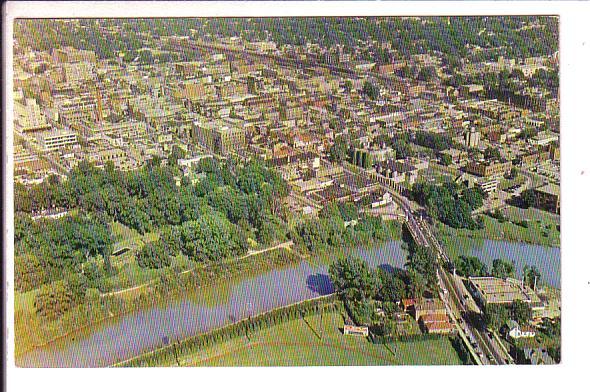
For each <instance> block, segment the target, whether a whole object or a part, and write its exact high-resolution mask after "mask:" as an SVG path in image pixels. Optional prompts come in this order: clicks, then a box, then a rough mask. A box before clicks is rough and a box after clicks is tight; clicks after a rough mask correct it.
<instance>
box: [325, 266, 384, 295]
mask: <svg viewBox="0 0 590 392" xmlns="http://www.w3.org/2000/svg"><path fill="white" fill-rule="evenodd" d="M329 271H330V279H331V280H332V283H333V284H334V289H335V291H336V292H337V293H338V294H339V295H340V296H341V297H342V298H344V299H347V300H356V301H363V300H365V299H367V298H372V297H373V296H374V295H375V293H376V290H377V285H378V281H377V279H376V277H375V275H374V274H372V273H371V271H370V270H369V267H368V266H367V263H366V262H365V261H364V260H363V259H360V258H358V257H347V258H341V259H339V260H337V261H336V262H334V263H333V264H332V265H330V269H329Z"/></svg>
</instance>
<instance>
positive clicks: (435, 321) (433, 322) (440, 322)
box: [419, 313, 454, 334]
mask: <svg viewBox="0 0 590 392" xmlns="http://www.w3.org/2000/svg"><path fill="white" fill-rule="evenodd" d="M419 323H420V326H421V327H422V329H423V330H424V331H425V332H426V333H438V334H445V333H450V332H452V331H453V329H454V328H453V324H452V323H451V321H450V320H449V316H448V315H447V314H446V313H445V314H426V315H424V316H422V317H421V318H420V321H419Z"/></svg>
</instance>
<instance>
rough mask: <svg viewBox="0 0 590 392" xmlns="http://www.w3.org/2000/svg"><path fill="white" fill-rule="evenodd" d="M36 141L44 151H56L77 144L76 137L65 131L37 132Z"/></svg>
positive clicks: (72, 133)
mask: <svg viewBox="0 0 590 392" xmlns="http://www.w3.org/2000/svg"><path fill="white" fill-rule="evenodd" d="M37 140H38V141H39V144H40V145H41V148H42V149H43V150H44V151H56V150H59V149H60V148H63V147H66V146H73V145H74V144H77V143H78V136H77V135H76V134H75V133H74V132H70V131H67V130H63V129H60V130H51V131H44V132H39V133H38V134H37Z"/></svg>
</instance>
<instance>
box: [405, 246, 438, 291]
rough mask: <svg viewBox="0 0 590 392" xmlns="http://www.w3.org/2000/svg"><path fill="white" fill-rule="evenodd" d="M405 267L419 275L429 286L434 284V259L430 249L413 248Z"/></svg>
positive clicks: (422, 247) (423, 247)
mask: <svg viewBox="0 0 590 392" xmlns="http://www.w3.org/2000/svg"><path fill="white" fill-rule="evenodd" d="M406 267H407V268H408V269H409V270H412V271H415V272H417V273H419V274H421V275H422V276H423V277H424V279H426V283H427V284H428V285H429V286H431V287H432V286H434V285H435V284H436V258H435V256H434V254H433V253H432V251H431V250H430V248H427V247H425V246H415V247H414V248H413V249H412V252H411V256H410V260H409V261H408V262H407V263H406Z"/></svg>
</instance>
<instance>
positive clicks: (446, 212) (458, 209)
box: [412, 182, 484, 229]
mask: <svg viewBox="0 0 590 392" xmlns="http://www.w3.org/2000/svg"><path fill="white" fill-rule="evenodd" d="M460 189H461V188H460V187H459V186H458V185H457V184H455V183H452V182H447V183H444V184H442V185H433V184H425V183H416V184H414V187H413V189H412V197H413V199H414V200H416V201H417V202H418V203H419V204H420V205H422V206H424V207H426V209H427V211H428V214H429V215H430V216H431V217H432V218H434V219H438V220H440V221H441V222H443V223H445V224H447V225H449V226H451V227H455V228H468V229H477V228H480V227H481V225H480V224H479V223H478V222H477V221H475V220H474V219H473V218H472V216H471V212H472V211H473V209H474V208H478V207H480V206H481V205H482V203H483V197H484V193H483V191H481V189H479V188H472V189H465V190H464V191H463V192H462V194H461V193H460Z"/></svg>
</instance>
